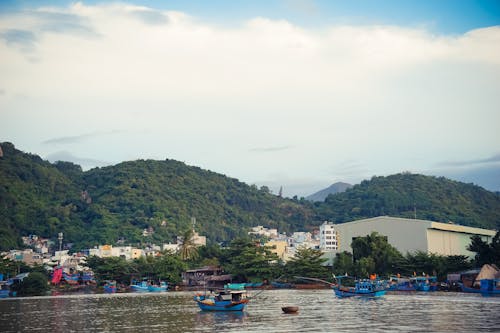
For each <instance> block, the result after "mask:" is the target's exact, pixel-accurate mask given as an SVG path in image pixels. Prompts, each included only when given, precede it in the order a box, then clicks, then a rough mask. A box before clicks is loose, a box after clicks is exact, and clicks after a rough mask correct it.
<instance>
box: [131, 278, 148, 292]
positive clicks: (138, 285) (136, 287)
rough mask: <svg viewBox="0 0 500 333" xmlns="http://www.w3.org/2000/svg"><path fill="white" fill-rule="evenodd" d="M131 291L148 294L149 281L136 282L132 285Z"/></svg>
mask: <svg viewBox="0 0 500 333" xmlns="http://www.w3.org/2000/svg"><path fill="white" fill-rule="evenodd" d="M130 290H132V291H135V292H148V291H149V284H148V282H147V281H140V282H135V283H132V284H131V285H130Z"/></svg>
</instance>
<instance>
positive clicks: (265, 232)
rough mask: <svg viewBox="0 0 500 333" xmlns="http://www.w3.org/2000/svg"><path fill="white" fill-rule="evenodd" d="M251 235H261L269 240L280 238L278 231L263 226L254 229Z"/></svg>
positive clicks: (250, 232)
mask: <svg viewBox="0 0 500 333" xmlns="http://www.w3.org/2000/svg"><path fill="white" fill-rule="evenodd" d="M248 234H249V235H259V236H264V237H268V238H278V229H268V228H265V227H263V226H261V225H259V226H257V227H253V228H252V230H251V231H249V232H248Z"/></svg>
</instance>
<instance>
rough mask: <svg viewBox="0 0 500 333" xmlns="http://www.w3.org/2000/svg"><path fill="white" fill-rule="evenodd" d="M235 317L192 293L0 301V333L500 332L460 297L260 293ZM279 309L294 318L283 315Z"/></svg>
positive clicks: (491, 318)
mask: <svg viewBox="0 0 500 333" xmlns="http://www.w3.org/2000/svg"><path fill="white" fill-rule="evenodd" d="M252 293H253V294H254V295H255V296H256V297H255V298H254V299H252V300H251V301H250V303H249V304H248V306H247V308H246V311H245V312H243V313H227V312H219V313H212V312H207V313H205V312H200V310H199V309H198V307H197V305H196V304H195V303H194V301H193V295H194V293H193V292H166V293H146V294H132V293H131V294H112V295H107V294H88V295H71V296H54V297H29V298H11V299H0V332H53V333H56V332H61V333H66V332H168V333H175V332H182V333H185V332H455V333H459V332H500V297H483V296H480V295H475V294H463V293H444V292H443V293H441V292H435V293H421V294H420V293H416V294H415V293H414V294H406V295H404V294H403V295H386V296H384V297H382V298H379V299H359V298H350V299H337V298H336V297H335V296H334V294H333V292H332V291H331V290H328V289H321V290H292V289H290V290H266V291H264V292H262V293H261V294H259V295H256V293H257V291H255V292H251V294H252ZM284 305H297V306H299V312H298V313H296V314H285V313H283V312H282V311H281V307H282V306H284Z"/></svg>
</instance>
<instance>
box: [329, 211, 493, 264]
mask: <svg viewBox="0 0 500 333" xmlns="http://www.w3.org/2000/svg"><path fill="white" fill-rule="evenodd" d="M335 231H336V234H337V242H338V245H339V248H338V251H339V252H342V251H348V252H351V253H352V248H351V242H352V239H353V238H356V237H364V236H366V235H369V234H371V233H372V232H373V231H376V232H378V233H379V234H381V235H384V236H387V241H388V242H389V244H391V245H392V246H394V247H395V248H396V249H398V250H399V252H401V253H402V254H406V252H411V253H413V252H415V251H423V252H426V253H435V254H440V255H466V256H470V257H471V256H473V255H474V253H472V252H470V251H467V246H468V245H469V244H470V242H471V240H470V238H471V237H472V236H473V235H478V236H480V237H481V238H482V239H483V240H484V241H486V242H488V243H491V240H492V238H493V236H495V233H496V231H495V230H487V229H480V228H472V227H465V226H461V225H457V224H450V223H439V222H433V221H426V220H417V219H405V218H397V217H389V216H379V217H374V218H370V219H365V220H358V221H353V222H347V223H342V224H335Z"/></svg>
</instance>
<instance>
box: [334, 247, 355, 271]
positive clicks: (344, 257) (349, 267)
mask: <svg viewBox="0 0 500 333" xmlns="http://www.w3.org/2000/svg"><path fill="white" fill-rule="evenodd" d="M348 272H351V273H353V272H354V262H353V260H352V254H351V253H349V252H347V251H344V252H341V253H337V254H336V255H335V260H334V261H333V273H334V274H335V275H343V274H346V273H348Z"/></svg>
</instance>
